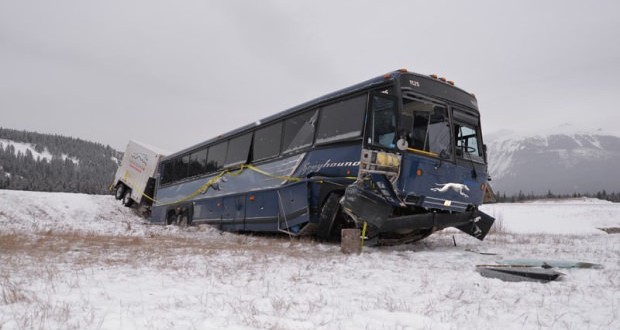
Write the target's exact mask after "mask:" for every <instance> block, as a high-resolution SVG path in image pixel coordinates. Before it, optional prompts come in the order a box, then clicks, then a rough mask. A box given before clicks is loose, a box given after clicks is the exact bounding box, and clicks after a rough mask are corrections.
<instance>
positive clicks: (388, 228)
mask: <svg viewBox="0 0 620 330" xmlns="http://www.w3.org/2000/svg"><path fill="white" fill-rule="evenodd" d="M341 204H342V207H343V209H344V211H345V212H346V213H347V214H348V215H349V216H350V217H351V218H353V220H354V221H355V222H356V223H357V225H358V226H361V224H363V223H367V224H368V230H367V236H368V237H369V238H374V237H379V236H381V235H386V234H388V235H389V234H406V233H414V234H415V233H416V232H417V233H419V232H421V231H422V232H425V233H428V234H430V233H432V232H435V231H437V230H441V229H444V228H447V227H455V228H457V229H459V230H461V231H463V232H465V233H467V234H469V235H471V236H473V237H475V238H477V239H479V240H483V239H484V237H485V236H486V235H487V234H488V232H489V230H490V229H491V226H492V225H493V222H494V221H495V219H494V218H493V217H491V216H489V215H487V214H486V213H484V212H481V211H479V210H478V209H477V208H474V209H472V210H471V211H464V212H449V211H430V210H429V211H428V212H422V213H413V214H406V215H398V216H395V215H394V214H395V212H394V210H395V208H398V207H402V205H397V204H395V203H392V202H390V199H389V198H385V197H384V196H383V195H380V194H377V193H375V192H373V191H369V190H365V189H362V188H360V187H359V186H358V185H355V184H353V185H351V186H349V187H347V189H346V191H345V195H344V197H343V199H342V201H341ZM418 236H419V237H420V238H419V239H421V238H424V237H426V236H428V235H418Z"/></svg>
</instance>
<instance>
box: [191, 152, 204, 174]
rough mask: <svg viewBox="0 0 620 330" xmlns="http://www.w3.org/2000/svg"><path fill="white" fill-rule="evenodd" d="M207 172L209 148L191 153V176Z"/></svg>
mask: <svg viewBox="0 0 620 330" xmlns="http://www.w3.org/2000/svg"><path fill="white" fill-rule="evenodd" d="M206 172H207V148H204V149H202V150H198V151H195V152H192V153H191V154H190V155H189V176H194V175H200V174H203V173H206Z"/></svg>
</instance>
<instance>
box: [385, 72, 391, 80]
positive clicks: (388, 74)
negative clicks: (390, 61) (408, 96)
mask: <svg viewBox="0 0 620 330" xmlns="http://www.w3.org/2000/svg"><path fill="white" fill-rule="evenodd" d="M390 78H392V74H391V73H386V74H384V75H383V79H390Z"/></svg>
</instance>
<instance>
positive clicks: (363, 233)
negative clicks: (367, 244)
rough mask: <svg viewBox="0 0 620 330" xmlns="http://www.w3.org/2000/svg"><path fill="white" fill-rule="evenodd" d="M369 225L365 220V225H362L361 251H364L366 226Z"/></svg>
mask: <svg viewBox="0 0 620 330" xmlns="http://www.w3.org/2000/svg"><path fill="white" fill-rule="evenodd" d="M367 227H368V223H367V222H366V221H364V225H363V226H362V237H361V239H362V246H361V248H360V251H364V239H366V228H367Z"/></svg>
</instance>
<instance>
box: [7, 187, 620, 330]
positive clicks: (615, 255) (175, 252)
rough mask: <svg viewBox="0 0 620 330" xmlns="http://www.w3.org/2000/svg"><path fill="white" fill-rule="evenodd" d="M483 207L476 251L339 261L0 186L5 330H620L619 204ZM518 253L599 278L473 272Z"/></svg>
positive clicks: (446, 237)
mask: <svg viewBox="0 0 620 330" xmlns="http://www.w3.org/2000/svg"><path fill="white" fill-rule="evenodd" d="M484 210H485V211H486V212H488V213H490V214H491V215H494V216H496V217H497V218H498V221H497V223H498V226H497V229H498V230H496V231H495V232H493V233H491V234H489V236H488V237H487V239H486V240H485V241H483V242H479V241H477V240H475V239H473V238H470V237H469V236H467V235H464V234H460V233H459V232H458V231H454V230H446V231H444V232H441V233H437V234H435V235H432V236H431V237H429V238H427V239H426V240H424V241H421V242H418V243H416V244H411V245H404V246H397V247H382V248H365V249H364V252H363V253H362V254H361V255H343V254H342V253H340V248H339V246H338V245H331V244H320V243H316V242H313V241H310V240H307V239H304V240H298V239H289V238H288V237H282V236H278V237H256V236H249V235H236V234H230V233H220V232H218V231H216V230H214V229H211V228H210V227H207V226H200V227H191V228H188V229H179V228H176V227H163V226H151V225H148V224H147V223H145V222H144V221H143V220H142V219H141V218H139V217H137V216H136V215H134V214H133V213H132V212H131V211H130V210H128V209H125V208H123V207H121V206H120V203H118V202H117V201H116V200H114V199H113V197H111V196H90V195H82V194H64V193H38V192H21V191H6V190H0V329H3V330H4V329H540V328H552V329H620V234H607V233H605V232H603V231H601V230H599V229H597V228H609V227H620V216H619V214H620V204H611V203H606V202H602V201H598V200H588V199H586V200H571V201H564V202H545V203H542V202H541V203H527V204H496V205H487V206H485V207H484ZM454 242H456V246H455V245H454ZM468 250H469V251H468ZM471 250H473V251H479V252H493V253H496V255H485V254H480V253H474V252H470V251H471ZM516 258H540V259H561V260H575V261H588V262H595V263H600V264H602V265H604V268H603V269H562V270H561V271H562V272H563V273H565V274H566V275H565V276H563V277H561V279H560V280H558V281H554V282H549V283H546V284H545V283H536V282H502V281H500V280H498V279H490V278H485V277H481V276H480V274H479V273H477V272H476V271H475V265H477V264H489V263H495V262H497V261H500V260H502V259H516Z"/></svg>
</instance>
